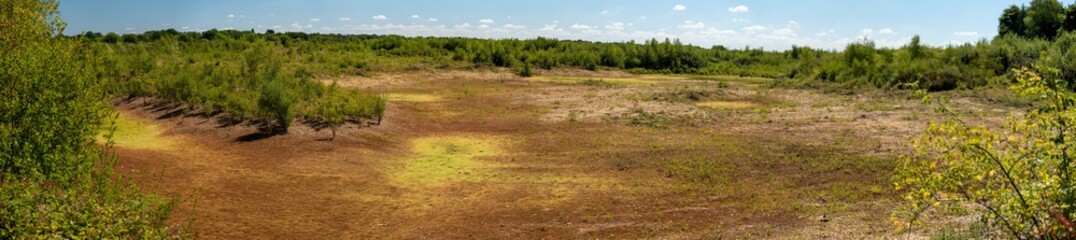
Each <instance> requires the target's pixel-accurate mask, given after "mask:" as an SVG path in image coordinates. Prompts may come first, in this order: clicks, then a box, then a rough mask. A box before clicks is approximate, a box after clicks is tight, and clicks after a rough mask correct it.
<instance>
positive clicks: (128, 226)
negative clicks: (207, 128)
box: [0, 0, 171, 239]
mask: <svg viewBox="0 0 1076 240" xmlns="http://www.w3.org/2000/svg"><path fill="white" fill-rule="evenodd" d="M57 8H58V4H57V3H56V2H55V1H51V0H41V1H38V0H11V1H2V2H0V15H3V16H4V18H3V20H0V25H3V26H5V29H4V34H2V35H0V52H3V53H4V54H0V62H3V63H4V67H3V68H0V86H2V88H3V89H4V91H0V99H3V100H2V101H0V239H31V238H39V239H70V238H75V239H81V238H88V239H102V238H105V239H115V238H165V237H169V236H167V235H170V234H171V233H170V230H169V229H168V228H167V227H166V226H165V224H164V219H166V218H167V217H168V213H169V212H170V207H171V202H170V201H166V200H161V199H158V198H155V197H152V196H147V195H143V194H141V193H139V192H137V191H136V190H135V188H134V187H132V186H128V185H124V184H122V180H121V179H118V178H115V177H113V176H112V175H111V172H112V163H113V162H114V158H113V157H111V156H109V155H107V154H106V153H105V152H106V150H105V149H102V148H101V147H99V146H98V145H97V144H96V143H95V140H96V135H97V133H98V130H99V129H100V128H99V127H100V122H101V120H102V119H104V117H105V115H106V114H107V112H108V111H107V107H106V103H105V101H104V99H103V96H105V95H104V92H105V90H104V86H103V85H102V84H101V82H100V81H98V80H99V79H98V77H100V76H102V75H103V74H102V73H101V71H100V70H101V69H100V68H99V65H98V64H99V63H100V61H99V60H98V58H97V57H96V56H95V55H94V54H92V53H90V52H87V51H85V50H84V49H83V48H81V45H82V43H80V42H77V41H79V39H66V38H63V37H59V36H58V35H57V34H58V33H60V32H61V31H62V30H63V26H64V24H63V22H62V21H60V18H59V15H58V14H59V13H58V11H57ZM110 35H111V34H110Z"/></svg>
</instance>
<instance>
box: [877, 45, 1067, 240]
mask: <svg viewBox="0 0 1076 240" xmlns="http://www.w3.org/2000/svg"><path fill="white" fill-rule="evenodd" d="M1046 61H1047V62H1049V61H1050V60H1048V59H1047V60H1046ZM1014 75H1016V76H1017V79H1018V83H1017V84H1016V85H1015V86H1013V90H1014V91H1015V92H1016V93H1017V94H1019V95H1022V96H1025V97H1028V98H1032V99H1035V100H1037V101H1039V102H1040V103H1042V104H1043V107H1041V108H1038V109H1034V110H1031V111H1030V112H1029V113H1028V114H1026V115H1024V116H1022V117H1012V118H1010V122H1009V124H1008V125H1007V126H1006V127H1005V130H1004V131H996V130H992V129H988V128H986V127H982V126H970V125H968V124H966V123H964V122H962V121H960V119H959V118H954V119H952V120H949V121H946V122H944V123H931V124H930V126H929V128H928V129H927V131H926V132H925V133H923V136H922V138H920V139H918V140H916V141H915V142H914V147H915V149H916V154H915V155H914V156H908V157H903V162H902V165H900V166H898V168H897V171H896V175H895V177H894V185H895V186H896V188H897V189H898V190H903V191H904V199H905V200H906V201H908V203H909V204H908V206H907V207H906V208H904V209H902V210H899V211H897V212H894V217H895V218H898V219H899V220H909V221H908V222H904V221H896V223H897V224H898V226H899V227H907V226H909V224H910V223H914V222H916V221H917V220H919V215H920V214H921V213H923V212H924V211H925V210H926V209H929V208H931V207H935V206H941V205H942V204H953V205H950V206H953V207H965V205H963V204H974V205H977V206H978V207H976V208H972V209H975V210H977V211H979V214H980V216H981V217H982V218H981V220H982V221H983V222H984V223H985V224H986V226H988V227H990V228H991V229H992V230H995V232H1004V233H1006V234H1008V235H1010V236H1011V237H1012V238H1015V239H1072V238H1076V226H1074V224H1073V220H1076V205H1074V203H1076V187H1074V186H1076V181H1074V180H1073V176H1072V173H1073V172H1076V165H1074V164H1073V157H1074V156H1076V147H1073V146H1076V145H1074V142H1073V140H1072V139H1073V138H1074V137H1076V127H1074V125H1073V123H1076V107H1074V104H1076V97H1074V96H1072V95H1071V94H1069V93H1068V92H1067V90H1066V87H1065V85H1066V84H1067V82H1066V81H1065V80H1064V79H1062V78H1061V77H1060V73H1059V71H1058V70H1057V69H1054V68H1050V67H1046V65H1035V68H1034V69H1027V68H1023V69H1020V70H1016V71H1014ZM941 110H945V109H944V108H942V109H941Z"/></svg>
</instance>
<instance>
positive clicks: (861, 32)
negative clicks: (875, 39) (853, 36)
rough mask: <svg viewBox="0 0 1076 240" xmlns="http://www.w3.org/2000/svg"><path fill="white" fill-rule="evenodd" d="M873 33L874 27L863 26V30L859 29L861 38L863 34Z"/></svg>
mask: <svg viewBox="0 0 1076 240" xmlns="http://www.w3.org/2000/svg"><path fill="white" fill-rule="evenodd" d="M873 33H874V29H870V28H864V29H863V30H859V36H860V38H862V37H864V36H867V35H871V34H873Z"/></svg>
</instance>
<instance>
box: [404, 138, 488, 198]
mask: <svg viewBox="0 0 1076 240" xmlns="http://www.w3.org/2000/svg"><path fill="white" fill-rule="evenodd" d="M498 142H499V141H497V139H496V138H478V137H463V136H437V137H424V138H419V139H415V140H413V141H412V145H411V151H412V152H413V156H412V157H411V158H409V159H407V161H406V162H405V163H404V166H403V167H402V169H400V170H399V171H398V172H396V173H395V174H393V175H394V176H393V181H394V182H395V183H397V185H402V186H409V187H438V186H443V185H445V184H448V183H456V182H482V181H486V180H489V179H492V178H495V177H496V176H497V174H495V173H492V172H493V171H495V170H496V169H497V168H501V167H503V165H501V164H497V163H494V162H488V161H483V160H480V159H479V158H482V157H488V156H494V155H498V154H500V153H501V148H500V144H499V143H498Z"/></svg>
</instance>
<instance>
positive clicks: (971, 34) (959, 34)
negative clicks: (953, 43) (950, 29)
mask: <svg viewBox="0 0 1076 240" xmlns="http://www.w3.org/2000/svg"><path fill="white" fill-rule="evenodd" d="M953 35H956V36H961V37H974V36H979V32H954V33H953Z"/></svg>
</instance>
